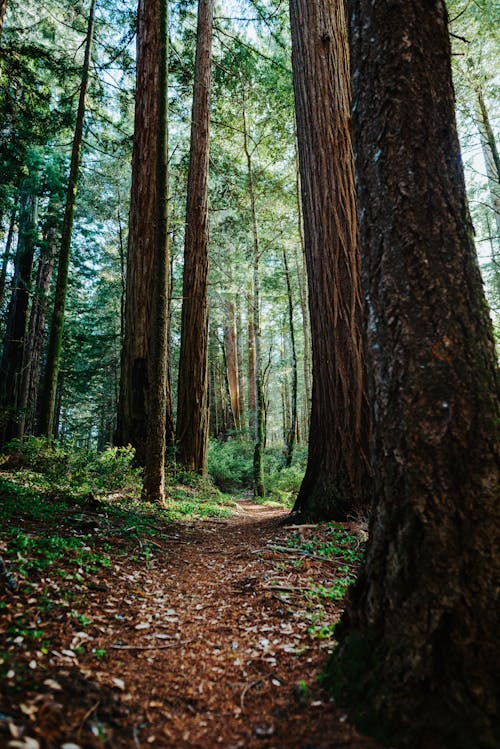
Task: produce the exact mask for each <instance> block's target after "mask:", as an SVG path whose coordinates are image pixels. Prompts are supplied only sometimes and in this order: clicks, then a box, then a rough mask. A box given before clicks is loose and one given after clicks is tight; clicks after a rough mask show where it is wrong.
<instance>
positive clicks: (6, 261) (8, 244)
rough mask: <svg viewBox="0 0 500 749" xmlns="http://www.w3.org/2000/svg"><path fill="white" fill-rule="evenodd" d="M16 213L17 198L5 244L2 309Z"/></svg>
mask: <svg viewBox="0 0 500 749" xmlns="http://www.w3.org/2000/svg"><path fill="white" fill-rule="evenodd" d="M16 213H17V198H16V202H15V203H14V206H13V207H12V212H11V214H10V221H9V230H8V232H7V241H6V242H5V249H4V251H3V257H2V267H1V269H0V308H1V307H2V304H3V298H4V294H5V281H6V279H7V266H8V264H9V260H10V253H11V250H12V241H13V239H14V230H15V227H16Z"/></svg>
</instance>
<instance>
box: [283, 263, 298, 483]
mask: <svg viewBox="0 0 500 749" xmlns="http://www.w3.org/2000/svg"><path fill="white" fill-rule="evenodd" d="M283 266H284V269H285V280H286V290H287V296H288V325H289V330H290V348H291V353H292V398H291V403H290V411H291V420H290V428H289V430H288V434H287V435H286V444H285V460H284V463H285V467H286V468H289V467H290V466H291V465H292V459H293V448H294V447H295V439H296V437H297V384H298V373H297V350H296V347H295V327H294V322H293V298H292V285H291V283H290V272H289V270H288V260H287V257H286V252H285V250H283Z"/></svg>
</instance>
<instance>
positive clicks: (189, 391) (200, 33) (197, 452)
mask: <svg viewBox="0 0 500 749" xmlns="http://www.w3.org/2000/svg"><path fill="white" fill-rule="evenodd" d="M213 15H214V0H198V30H197V37H196V62H195V82H194V93H193V113H192V118H191V149H190V157H189V176H188V190H187V206H186V240H185V245H184V278H183V292H182V327H181V351H180V358H179V387H178V405H177V435H176V436H177V444H178V451H179V454H178V455H179V461H180V462H181V463H182V464H183V465H184V467H185V468H186V469H187V470H189V471H196V472H197V473H201V474H202V475H205V474H206V472H207V456H208V427H209V413H208V162H209V152H210V89H211V86H212V26H213Z"/></svg>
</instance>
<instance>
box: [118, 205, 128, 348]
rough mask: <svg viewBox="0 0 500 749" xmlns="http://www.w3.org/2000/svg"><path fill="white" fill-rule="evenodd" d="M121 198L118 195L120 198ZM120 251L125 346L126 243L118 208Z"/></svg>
mask: <svg viewBox="0 0 500 749" xmlns="http://www.w3.org/2000/svg"><path fill="white" fill-rule="evenodd" d="M119 199H120V198H119V197H118V200H119ZM117 219H118V252H119V256H120V346H123V339H124V336H125V299H126V293H127V277H126V272H125V269H126V258H125V245H124V242H123V227H122V219H121V214H120V209H119V208H118V214H117Z"/></svg>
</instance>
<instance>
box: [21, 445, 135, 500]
mask: <svg viewBox="0 0 500 749" xmlns="http://www.w3.org/2000/svg"><path fill="white" fill-rule="evenodd" d="M6 451H7V454H8V455H9V454H10V455H11V456H14V455H15V456H16V460H17V461H18V462H20V463H21V464H22V465H23V466H24V468H25V469H31V471H33V472H35V473H36V474H38V481H39V482H40V481H41V482H42V487H43V488H44V489H45V490H47V491H49V492H52V493H53V494H54V495H61V494H62V495H67V496H72V497H83V496H86V495H88V494H89V493H90V494H92V495H94V496H100V495H106V494H109V493H110V492H120V493H121V494H126V495H135V496H138V495H140V491H141V478H140V470H139V469H137V468H134V467H133V465H132V463H133V459H134V451H133V449H132V448H130V447H110V448H107V449H106V450H104V451H103V452H101V453H99V452H96V451H95V450H87V449H84V448H80V447H76V446H75V445H71V444H65V445H61V444H60V443H58V442H56V441H55V440H47V439H45V438H42V437H29V438H27V439H24V440H12V442H10V443H9V444H8V445H7V448H6Z"/></svg>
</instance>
